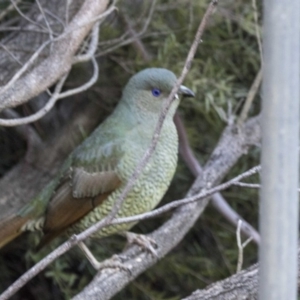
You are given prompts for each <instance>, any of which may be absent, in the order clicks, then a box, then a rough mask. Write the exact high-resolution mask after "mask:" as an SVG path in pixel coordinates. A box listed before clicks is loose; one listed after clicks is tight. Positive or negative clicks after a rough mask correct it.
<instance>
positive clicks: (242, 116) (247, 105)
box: [237, 68, 262, 126]
mask: <svg viewBox="0 0 300 300" xmlns="http://www.w3.org/2000/svg"><path fill="white" fill-rule="evenodd" d="M261 81H262V68H260V70H259V71H258V73H257V74H256V77H255V79H254V81H253V83H252V85H251V88H250V90H249V92H248V94H247V98H246V101H245V104H244V106H243V109H242V112H241V114H240V116H239V119H238V121H237V124H238V125H239V126H241V125H242V124H243V123H244V122H245V121H246V119H247V117H248V113H249V110H250V108H251V104H252V102H253V100H254V98H255V95H256V94H257V91H258V88H259V86H260V84H261Z"/></svg>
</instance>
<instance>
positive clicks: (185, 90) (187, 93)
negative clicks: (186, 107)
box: [178, 85, 195, 97]
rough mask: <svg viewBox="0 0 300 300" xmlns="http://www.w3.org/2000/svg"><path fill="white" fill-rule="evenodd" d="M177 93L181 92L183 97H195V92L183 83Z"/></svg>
mask: <svg viewBox="0 0 300 300" xmlns="http://www.w3.org/2000/svg"><path fill="white" fill-rule="evenodd" d="M178 94H182V95H183V97H195V93H194V92H193V91H192V90H190V89H189V88H187V87H186V86H184V85H181V86H180V88H179V90H178Z"/></svg>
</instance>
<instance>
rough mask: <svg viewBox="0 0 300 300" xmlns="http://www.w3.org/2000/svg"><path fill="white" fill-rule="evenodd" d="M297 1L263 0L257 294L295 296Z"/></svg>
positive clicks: (279, 299) (289, 299) (285, 299)
mask: <svg viewBox="0 0 300 300" xmlns="http://www.w3.org/2000/svg"><path fill="white" fill-rule="evenodd" d="M299 40H300V1H299V0H276V1H274V0H264V26H263V48H264V49H263V54H264V62H263V113H262V136H263V137H262V157H261V161H262V174H261V181H262V189H261V206H260V222H259V225H260V232H261V238H262V241H261V246H260V251H259V256H260V268H259V274H260V281H259V299H260V300H266V299H267V300H274V299H276V300H295V299H297V246H298V242H297V240H298V192H297V188H298V184H299V174H298V173H299V159H298V156H299V151H298V147H299V101H300V97H299V96H300V94H299V92H300V88H299V84H300V77H299V74H300V63H299V61H300V43H299Z"/></svg>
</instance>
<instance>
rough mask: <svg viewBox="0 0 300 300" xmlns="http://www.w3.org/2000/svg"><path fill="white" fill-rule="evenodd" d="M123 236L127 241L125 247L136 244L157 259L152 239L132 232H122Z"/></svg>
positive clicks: (155, 245) (155, 244) (154, 243)
mask: <svg viewBox="0 0 300 300" xmlns="http://www.w3.org/2000/svg"><path fill="white" fill-rule="evenodd" d="M123 235H124V236H125V237H126V239H127V246H126V247H128V246H129V245H131V244H136V245H138V246H140V247H141V248H142V249H144V250H146V251H147V252H149V253H151V254H152V255H153V256H154V257H156V258H158V254H157V251H156V250H155V249H154V247H155V248H157V243H156V242H155V240H154V239H152V238H150V237H148V236H146V235H143V234H137V233H133V232H129V231H127V232H124V233H123Z"/></svg>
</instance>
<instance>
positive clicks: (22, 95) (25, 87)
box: [0, 0, 111, 111]
mask: <svg viewBox="0 0 300 300" xmlns="http://www.w3.org/2000/svg"><path fill="white" fill-rule="evenodd" d="M108 2H109V1H108V0H102V1H93V0H85V2H84V3H83V4H82V6H81V8H80V10H79V11H78V13H77V14H76V15H75V17H74V18H73V19H72V21H71V22H70V23H69V24H68V25H67V26H66V28H65V30H64V32H63V34H62V38H59V39H57V41H56V42H53V43H51V45H52V51H51V53H50V55H49V56H48V57H47V58H46V59H44V60H43V61H42V62H41V63H39V64H38V65H37V66H36V67H34V68H33V69H32V70H31V71H30V72H28V73H25V74H24V75H23V76H22V74H23V73H24V71H25V70H27V69H28V67H29V66H30V65H31V61H34V60H35V58H36V56H38V55H35V56H34V57H33V58H34V59H32V60H30V64H28V65H27V66H26V67H24V69H23V70H24V71H22V72H21V73H17V74H18V75H15V76H14V77H13V78H12V79H11V81H10V82H9V83H7V85H6V86H4V87H2V89H1V90H0V111H1V110H2V109H4V108H7V107H14V106H17V105H20V104H23V103H25V102H27V101H28V99H30V98H32V97H34V96H36V95H38V94H39V93H41V92H42V91H44V90H46V89H47V88H48V87H50V86H51V85H53V84H54V83H55V82H56V81H57V80H58V79H59V78H61V76H63V75H64V74H66V73H67V72H69V71H70V68H71V66H72V62H73V58H74V55H75V53H76V51H77V50H78V48H79V46H80V45H81V43H82V41H83V40H84V38H85V37H86V36H87V35H88V33H89V32H90V30H91V28H92V27H93V25H94V23H95V22H96V21H97V19H99V15H100V16H101V14H104V16H106V14H105V10H106V7H107V4H108ZM110 11H111V10H110ZM46 44H50V43H49V41H48V42H46V43H44V44H43V45H45V46H46ZM43 45H42V47H40V52H42V50H41V48H44V47H45V46H43ZM36 53H37V52H36ZM49 70H51V72H49Z"/></svg>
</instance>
